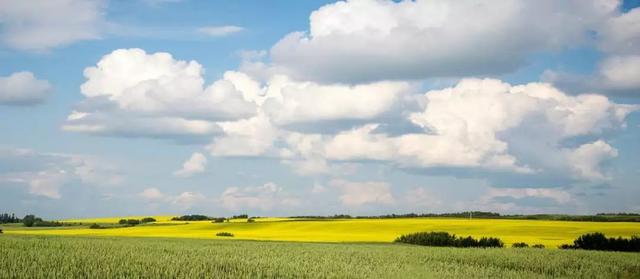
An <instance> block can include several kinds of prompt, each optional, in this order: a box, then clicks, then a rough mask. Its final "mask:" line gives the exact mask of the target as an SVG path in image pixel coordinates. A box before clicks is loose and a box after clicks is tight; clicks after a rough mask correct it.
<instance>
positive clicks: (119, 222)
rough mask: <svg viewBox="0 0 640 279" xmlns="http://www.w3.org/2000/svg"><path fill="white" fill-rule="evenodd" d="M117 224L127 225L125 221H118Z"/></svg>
mask: <svg viewBox="0 0 640 279" xmlns="http://www.w3.org/2000/svg"><path fill="white" fill-rule="evenodd" d="M118 224H120V225H126V224H127V219H120V221H118Z"/></svg>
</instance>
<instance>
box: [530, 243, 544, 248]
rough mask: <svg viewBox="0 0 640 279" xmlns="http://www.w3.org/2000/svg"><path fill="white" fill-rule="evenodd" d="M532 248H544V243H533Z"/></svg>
mask: <svg viewBox="0 0 640 279" xmlns="http://www.w3.org/2000/svg"><path fill="white" fill-rule="evenodd" d="M531 248H538V249H544V245H542V244H533V245H531Z"/></svg>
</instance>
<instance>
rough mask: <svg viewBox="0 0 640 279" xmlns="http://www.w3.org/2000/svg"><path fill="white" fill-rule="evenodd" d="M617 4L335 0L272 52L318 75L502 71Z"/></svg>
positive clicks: (298, 73) (283, 65)
mask: <svg viewBox="0 0 640 279" xmlns="http://www.w3.org/2000/svg"><path fill="white" fill-rule="evenodd" d="M617 11H618V2H617V1H613V0H591V1H586V2H585V1H568V2H562V3H561V2H558V1H552V0H550V1H542V2H541V1H536V2H535V3H532V2H529V1H453V2H452V1H446V0H422V1H390V0H383V1H380V0H351V1H340V2H336V3H332V4H328V5H325V6H323V7H321V8H319V9H317V10H316V11H314V12H313V13H312V14H311V16H310V18H309V31H308V32H294V33H291V34H289V35H287V36H285V37H284V38H283V39H282V40H280V41H279V42H278V43H277V44H276V45H274V46H273V48H272V49H271V57H272V60H273V62H274V67H275V68H279V69H280V70H281V71H284V72H286V73H287V74H289V75H292V76H294V77H296V78H303V79H310V80H321V81H340V82H362V81H372V80H386V79H418V78H426V77H434V76H468V75H485V74H497V73H505V72H509V71H512V70H514V69H517V68H518V67H519V66H521V65H522V64H523V63H524V62H525V61H526V59H527V57H528V56H529V55H530V54H531V53H534V52H539V51H546V50H556V49H562V48H565V47H568V46H575V45H578V44H581V43H583V42H585V41H586V40H587V38H588V34H589V32H590V31H592V30H594V28H596V27H597V26H598V25H599V24H602V22H603V21H605V20H606V19H608V18H609V17H611V16H612V15H613V14H616V13H617ZM540 18H544V20H540ZM345 61H348V63H345Z"/></svg>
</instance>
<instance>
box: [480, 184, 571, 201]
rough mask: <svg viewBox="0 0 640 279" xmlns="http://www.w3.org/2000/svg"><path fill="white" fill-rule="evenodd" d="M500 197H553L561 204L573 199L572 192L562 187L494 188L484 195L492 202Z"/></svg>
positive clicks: (485, 198)
mask: <svg viewBox="0 0 640 279" xmlns="http://www.w3.org/2000/svg"><path fill="white" fill-rule="evenodd" d="M498 197H510V198H515V199H523V198H529V197H535V198H547V199H552V200H554V201H556V202H557V203H560V204H566V203H568V202H571V201H572V200H573V199H572V197H571V194H570V193H569V192H567V191H564V190H561V189H551V188H494V187H491V188H489V189H488V192H487V193H486V194H485V195H484V196H483V197H482V200H483V201H484V202H486V203H490V202H491V200H492V199H494V198H498Z"/></svg>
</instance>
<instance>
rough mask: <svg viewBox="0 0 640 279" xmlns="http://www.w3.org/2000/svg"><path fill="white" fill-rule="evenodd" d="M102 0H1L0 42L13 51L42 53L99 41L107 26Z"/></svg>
mask: <svg viewBox="0 0 640 279" xmlns="http://www.w3.org/2000/svg"><path fill="white" fill-rule="evenodd" d="M105 9H106V2H105V1H103V0H33V1H22V0H1V1H0V41H1V42H2V43H3V44H5V45H6V46H8V47H10V48H14V49H21V50H30V51H44V50H47V49H50V48H54V47H58V46H64V45H68V44H71V43H73V42H76V41H82V40H91V39H98V38H100V36H101V33H102V30H103V29H104V28H105V26H106V22H105V19H104V14H105Z"/></svg>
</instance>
